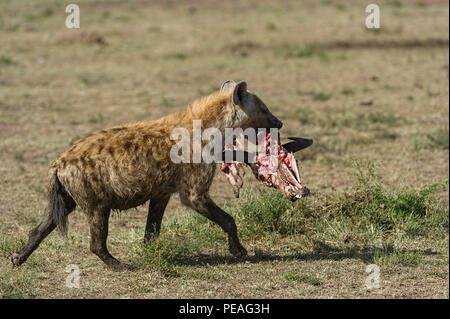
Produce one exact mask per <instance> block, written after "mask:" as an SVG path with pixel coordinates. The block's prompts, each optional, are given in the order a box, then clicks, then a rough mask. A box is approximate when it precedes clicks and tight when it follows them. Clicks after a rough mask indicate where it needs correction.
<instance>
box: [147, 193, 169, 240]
mask: <svg viewBox="0 0 450 319" xmlns="http://www.w3.org/2000/svg"><path fill="white" fill-rule="evenodd" d="M169 199H170V194H169V195H166V196H163V197H160V198H154V199H153V198H152V199H150V204H149V206H148V215H147V224H146V226H145V235H144V241H145V242H147V243H149V242H150V240H151V238H152V237H156V236H158V235H159V231H160V230H161V222H162V218H163V215H164V211H165V209H166V206H167V203H168V202H169Z"/></svg>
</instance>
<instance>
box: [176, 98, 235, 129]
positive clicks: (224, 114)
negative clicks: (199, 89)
mask: <svg viewBox="0 0 450 319" xmlns="http://www.w3.org/2000/svg"><path fill="white" fill-rule="evenodd" d="M231 94H232V91H230V90H225V91H217V92H214V93H212V94H210V95H207V96H204V97H202V98H200V99H198V100H195V101H194V102H192V103H191V104H189V106H188V108H187V110H186V111H185V112H184V118H185V121H186V122H190V123H192V122H193V121H194V120H201V121H202V129H206V128H210V127H214V128H218V129H220V130H224V129H225V128H226V127H232V126H233V119H234V113H235V111H234V106H233V104H232V102H231Z"/></svg>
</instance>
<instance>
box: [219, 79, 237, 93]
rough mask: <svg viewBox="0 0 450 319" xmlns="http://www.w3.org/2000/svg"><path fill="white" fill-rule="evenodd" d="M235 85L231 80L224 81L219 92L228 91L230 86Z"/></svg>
mask: <svg viewBox="0 0 450 319" xmlns="http://www.w3.org/2000/svg"><path fill="white" fill-rule="evenodd" d="M235 83H236V82H234V81H233V80H228V81H225V82H223V84H222V86H221V87H220V90H221V91H223V90H226V89H228V88H229V87H230V86H232V85H233V84H235Z"/></svg>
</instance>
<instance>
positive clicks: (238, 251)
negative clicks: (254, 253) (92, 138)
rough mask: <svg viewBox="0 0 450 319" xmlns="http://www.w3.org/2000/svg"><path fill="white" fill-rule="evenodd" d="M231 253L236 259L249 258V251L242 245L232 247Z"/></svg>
mask: <svg viewBox="0 0 450 319" xmlns="http://www.w3.org/2000/svg"><path fill="white" fill-rule="evenodd" d="M230 253H231V254H232V255H233V256H234V257H236V258H240V257H244V256H247V250H246V249H245V248H244V247H243V246H242V245H240V244H239V245H235V246H230Z"/></svg>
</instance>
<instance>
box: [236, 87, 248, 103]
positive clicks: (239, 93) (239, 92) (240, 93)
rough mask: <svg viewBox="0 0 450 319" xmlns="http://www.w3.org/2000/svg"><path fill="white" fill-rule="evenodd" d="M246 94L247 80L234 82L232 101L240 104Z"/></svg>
mask: <svg viewBox="0 0 450 319" xmlns="http://www.w3.org/2000/svg"><path fill="white" fill-rule="evenodd" d="M246 94H247V82H245V81H241V82H238V84H236V86H235V87H234V91H233V103H234V104H236V105H242V101H243V100H244V97H245V95H246Z"/></svg>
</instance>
